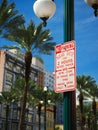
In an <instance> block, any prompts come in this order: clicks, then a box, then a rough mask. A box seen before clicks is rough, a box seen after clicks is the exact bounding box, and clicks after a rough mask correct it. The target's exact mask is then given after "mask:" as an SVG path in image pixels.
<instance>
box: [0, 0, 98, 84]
mask: <svg viewBox="0 0 98 130" xmlns="http://www.w3.org/2000/svg"><path fill="white" fill-rule="evenodd" d="M9 1H10V2H15V4H16V9H17V10H19V13H20V14H23V15H24V17H25V20H26V23H27V24H29V22H30V20H31V19H32V20H33V21H34V23H35V24H36V25H38V24H40V23H41V22H42V21H41V20H40V19H39V18H38V17H37V16H36V15H35V14H34V11H33V4H34V2H35V1H36V0H24V1H23V2H22V1H20V0H9ZM63 2H64V0H62V1H61V0H55V3H56V12H55V14H54V16H53V17H52V18H51V19H49V20H48V21H47V27H46V29H50V30H51V36H52V37H53V38H54V39H53V41H54V42H56V44H61V43H64V30H63V25H64V3H63ZM74 35H75V36H74V40H75V42H76V73H77V75H90V76H91V77H93V78H94V79H95V80H96V82H97V83H98V17H95V16H94V14H93V9H92V8H91V7H90V6H88V5H87V4H86V3H85V2H84V0H74ZM0 43H2V44H4V41H3V40H2V39H0ZM6 44H10V43H9V42H7V41H6ZM42 58H43V60H44V63H45V68H46V69H47V70H49V71H51V72H53V71H54V52H53V53H52V55H51V56H47V55H44V56H43V55H42Z"/></svg>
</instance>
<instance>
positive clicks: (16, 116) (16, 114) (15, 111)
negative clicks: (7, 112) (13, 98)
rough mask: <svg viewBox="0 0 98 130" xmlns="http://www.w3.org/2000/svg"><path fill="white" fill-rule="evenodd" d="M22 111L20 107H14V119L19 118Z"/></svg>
mask: <svg viewBox="0 0 98 130" xmlns="http://www.w3.org/2000/svg"><path fill="white" fill-rule="evenodd" d="M19 114H20V111H19V110H18V109H13V119H19Z"/></svg>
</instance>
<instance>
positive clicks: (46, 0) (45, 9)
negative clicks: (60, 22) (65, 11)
mask: <svg viewBox="0 0 98 130" xmlns="http://www.w3.org/2000/svg"><path fill="white" fill-rule="evenodd" d="M33 9H34V13H35V14H36V15H37V16H38V17H39V18H41V19H42V18H45V19H49V18H51V17H52V16H53V15H54V13H55V11H56V5H55V3H54V2H53V1H52V0H37V1H36V2H35V3H34V5H33Z"/></svg>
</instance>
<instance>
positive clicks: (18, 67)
mask: <svg viewBox="0 0 98 130" xmlns="http://www.w3.org/2000/svg"><path fill="white" fill-rule="evenodd" d="M15 71H16V72H17V73H20V72H21V67H20V66H18V65H17V66H16V68H15Z"/></svg>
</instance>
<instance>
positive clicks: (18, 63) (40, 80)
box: [0, 50, 54, 130]
mask: <svg viewBox="0 0 98 130" xmlns="http://www.w3.org/2000/svg"><path fill="white" fill-rule="evenodd" d="M24 70H25V62H24V54H22V53H20V52H19V51H16V50H10V51H6V50H1V51H0V92H2V91H8V90H10V88H11V87H12V85H13V83H14V82H15V80H16V79H17V78H19V77H24V73H25V72H24ZM30 78H31V79H32V80H34V81H36V83H37V84H38V85H39V86H40V87H44V65H43V64H42V63H41V62H39V61H38V59H36V58H32V65H31V74H30ZM6 107H7V106H6V105H4V104H3V105H0V130H5V121H6ZM9 109H10V113H9V117H8V124H9V125H8V130H13V129H14V130H17V129H18V122H19V118H20V110H21V108H20V106H16V105H14V104H13V105H10V108H9ZM42 113H43V114H41V127H42V128H43V127H44V126H43V125H44V111H43V112H42ZM47 113H48V111H47V112H46V114H47ZM53 114H54V113H53V111H52V110H51V113H50V115H52V116H53ZM48 115H49V114H48ZM47 120H48V119H47ZM38 121H39V120H38V111H37V110H36V108H34V107H33V106H32V105H31V106H29V107H28V108H26V113H25V123H24V124H25V127H24V130H38V129H39V128H38ZM48 123H49V122H48ZM50 124H51V123H50ZM50 127H51V126H50ZM48 129H49V128H48ZM51 130H53V128H52V129H51Z"/></svg>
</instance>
